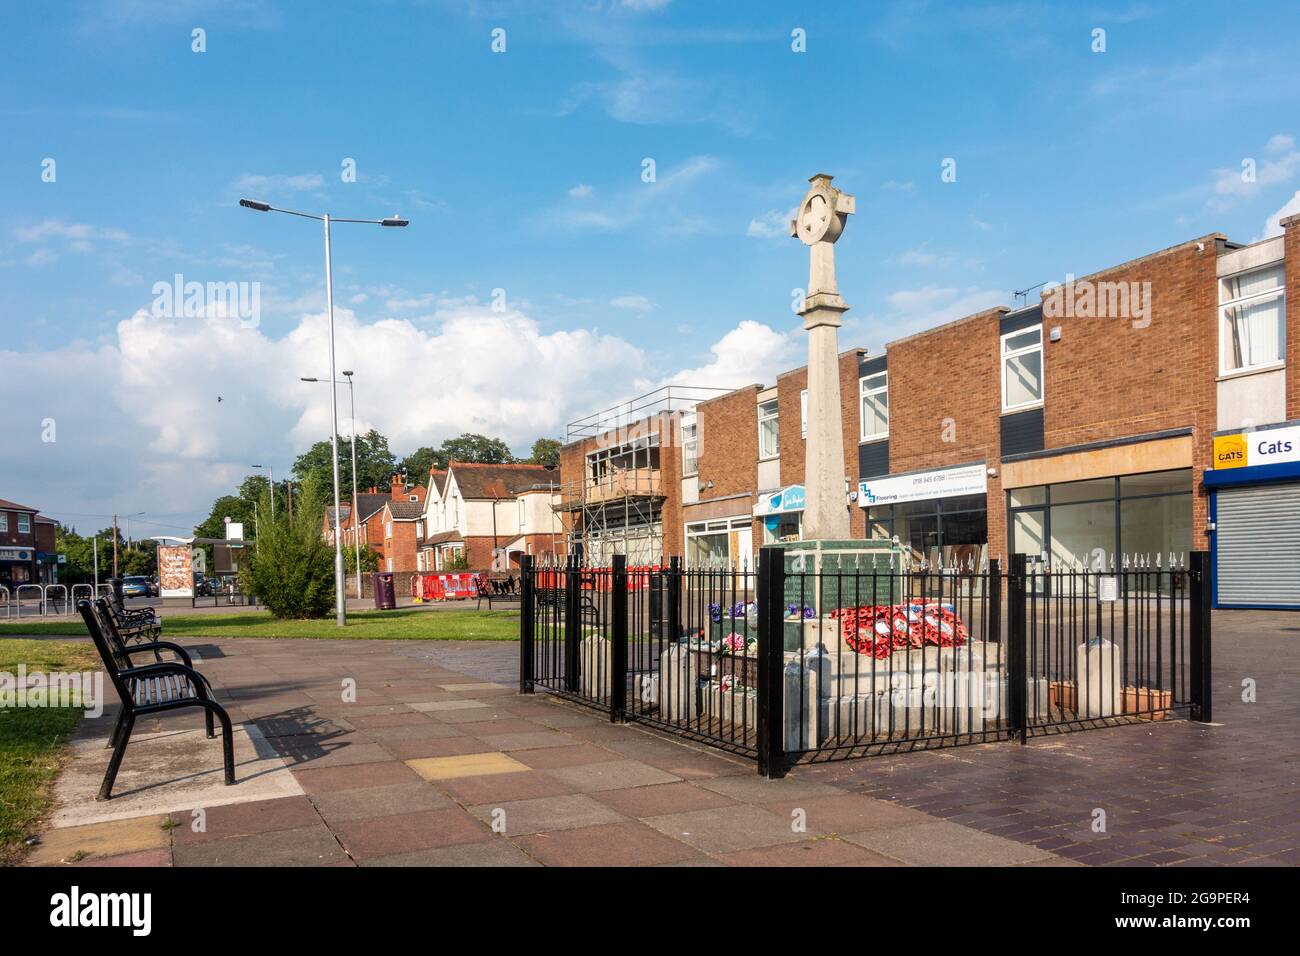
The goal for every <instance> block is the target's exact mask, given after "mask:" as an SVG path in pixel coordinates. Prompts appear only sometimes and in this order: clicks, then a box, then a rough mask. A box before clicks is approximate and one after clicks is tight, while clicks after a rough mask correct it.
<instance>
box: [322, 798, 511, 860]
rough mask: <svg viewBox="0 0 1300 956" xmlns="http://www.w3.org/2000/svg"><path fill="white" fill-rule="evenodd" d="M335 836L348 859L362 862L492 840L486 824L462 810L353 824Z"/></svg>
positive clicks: (420, 812) (405, 814) (336, 831)
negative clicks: (414, 851)
mask: <svg viewBox="0 0 1300 956" xmlns="http://www.w3.org/2000/svg"><path fill="white" fill-rule="evenodd" d="M335 834H336V835H337V837H338V840H339V842H340V843H341V844H342V845H343V848H344V849H345V850H347V852H348V855H349V856H351V857H352V858H353V859H354V860H358V861H364V860H371V859H376V858H378V857H381V856H392V855H393V854H395V853H404V852H407V851H409V850H423V849H427V848H429V847H435V846H447V845H449V844H453V843H476V842H478V841H479V840H486V839H489V838H491V837H492V832H491V831H490V830H489V829H488V828H487V827H486V826H484V825H483V823H481V822H480V821H478V820H476V819H475V818H474V817H472V816H470V815H469V814H468V813H466V812H465V811H464V810H462V809H461V808H460V807H450V808H448V809H446V810H420V811H417V812H415V813H400V814H394V815H393V816H387V817H369V818H367V819H361V820H353V821H350V822H348V823H342V824H339V826H338V827H337V828H336V829H335Z"/></svg>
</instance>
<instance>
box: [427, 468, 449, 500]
mask: <svg viewBox="0 0 1300 956" xmlns="http://www.w3.org/2000/svg"><path fill="white" fill-rule="evenodd" d="M429 487H430V488H432V489H433V490H435V491H437V492H438V494H442V493H443V491H445V490H446V488H447V472H446V470H445V469H439V468H431V469H429Z"/></svg>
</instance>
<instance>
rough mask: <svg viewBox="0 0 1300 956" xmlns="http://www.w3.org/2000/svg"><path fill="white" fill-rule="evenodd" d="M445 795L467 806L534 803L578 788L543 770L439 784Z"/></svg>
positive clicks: (445, 781)
mask: <svg viewBox="0 0 1300 956" xmlns="http://www.w3.org/2000/svg"><path fill="white" fill-rule="evenodd" d="M434 783H435V784H436V785H437V787H438V789H439V790H441V791H442V792H444V793H446V794H449V795H450V796H451V797H452V798H453V799H455V800H456V802H457V803H460V804H464V805H465V806H474V805H476V804H482V803H490V802H492V801H497V802H500V801H509V800H531V799H534V798H536V797H558V796H562V795H563V794H568V793H577V792H578V788H577V787H574V786H572V785H571V784H566V783H564V782H563V781H560V780H557V779H555V778H554V777H553V776H551V775H550V774H548V773H545V772H543V771H541V770H528V771H525V772H520V773H489V774H481V775H478V776H473V777H453V778H450V779H442V780H436V781H434Z"/></svg>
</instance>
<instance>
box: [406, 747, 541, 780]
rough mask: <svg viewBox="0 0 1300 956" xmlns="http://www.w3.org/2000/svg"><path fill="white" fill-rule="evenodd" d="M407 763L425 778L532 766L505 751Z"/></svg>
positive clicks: (421, 759)
mask: <svg viewBox="0 0 1300 956" xmlns="http://www.w3.org/2000/svg"><path fill="white" fill-rule="evenodd" d="M406 765H407V766H408V767H410V768H411V769H412V770H414V771H415V772H416V773H418V774H419V775H420V776H421V777H423V778H424V779H425V780H454V779H456V778H457V777H478V776H482V775H483V774H489V773H519V772H521V771H524V770H531V769H532V768H531V767H529V766H527V765H526V764H522V763H520V762H519V761H518V760H516V759H515V758H514V757H508V756H506V755H505V754H503V753H483V754H456V755H454V756H451V757H420V758H419V759H416V760H408V761H406Z"/></svg>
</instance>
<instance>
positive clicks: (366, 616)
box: [0, 609, 519, 641]
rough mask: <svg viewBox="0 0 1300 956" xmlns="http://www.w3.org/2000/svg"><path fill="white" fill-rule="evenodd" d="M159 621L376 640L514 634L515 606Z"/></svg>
mask: <svg viewBox="0 0 1300 956" xmlns="http://www.w3.org/2000/svg"><path fill="white" fill-rule="evenodd" d="M162 622H163V626H162V629H163V639H164V640H165V639H167V638H169V637H208V638H212V637H306V638H325V639H330V640H338V639H347V640H380V641H517V640H518V639H519V612H518V611H422V610H406V609H401V610H394V611H350V612H349V613H348V624H347V627H338V626H337V625H336V624H335V623H334V618H333V617H332V616H331V617H328V618H324V619H323V620H318V621H277V620H276V619H275V618H273V617H271V615H270V612H268V611H247V612H239V613H235V614H191V615H178V616H176V617H172V616H167V617H164V618H163V619H162ZM85 633H86V626H85V625H84V624H83V623H82V622H81V619H80V618H73V619H70V620H67V621H48V620H47V621H26V622H17V621H9V622H2V623H0V637H4V636H5V635H9V634H32V635H43V636H44V635H68V636H77V637H82V636H85Z"/></svg>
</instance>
